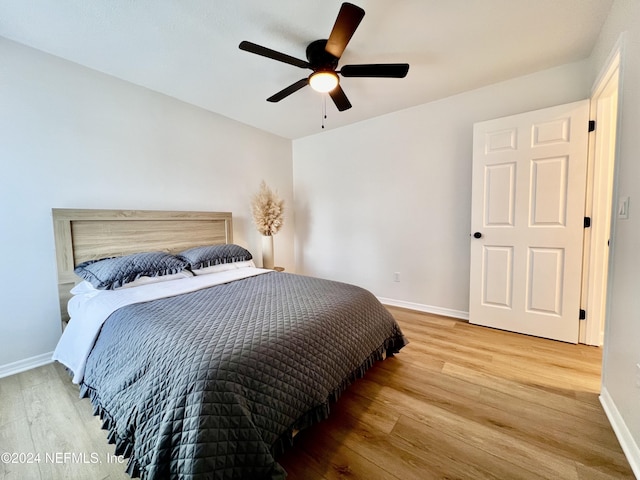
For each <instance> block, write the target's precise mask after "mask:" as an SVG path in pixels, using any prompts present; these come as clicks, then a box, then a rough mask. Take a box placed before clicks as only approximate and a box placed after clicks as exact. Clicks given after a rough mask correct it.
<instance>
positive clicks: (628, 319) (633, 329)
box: [593, 0, 640, 478]
mask: <svg viewBox="0 0 640 480" xmlns="http://www.w3.org/2000/svg"><path fill="white" fill-rule="evenodd" d="M623 32H626V33H625V40H624V44H623V58H622V67H621V73H622V88H621V91H620V101H621V109H620V124H619V129H618V157H617V165H616V168H617V171H616V181H617V192H616V193H615V194H614V204H617V200H616V199H617V198H618V197H625V196H630V198H631V200H630V208H629V219H626V220H615V219H614V228H613V234H612V242H611V259H610V274H609V282H610V283H609V299H608V300H609V301H608V315H607V325H606V332H605V349H604V364H603V400H604V404H605V407H607V408H608V413H609V415H610V419H612V423H613V424H614V427H615V428H616V431H617V433H618V435H619V438H620V439H621V443H622V446H623V448H624V449H625V451H626V453H627V458H629V460H630V462H631V465H632V467H633V468H634V471H635V473H636V475H637V476H638V477H639V478H640V449H639V448H638V446H639V445H640V388H638V386H637V385H636V383H637V382H638V379H639V375H640V373H638V368H639V367H636V365H637V364H640V295H639V292H640V256H639V255H638V246H639V245H640V189H639V185H640V134H639V133H640V2H638V1H637V0H615V2H614V4H613V7H612V10H611V13H610V15H609V18H608V20H607V22H606V23H605V26H604V27H603V29H602V33H601V35H600V39H599V41H598V43H597V45H596V48H595V49H594V52H593V60H594V61H593V65H594V71H595V72H599V71H600V70H601V69H602V68H603V66H604V65H605V63H606V60H607V57H608V55H609V53H610V52H611V50H612V48H613V47H614V45H615V44H616V42H617V41H618V38H619V36H620V34H621V33H623Z"/></svg>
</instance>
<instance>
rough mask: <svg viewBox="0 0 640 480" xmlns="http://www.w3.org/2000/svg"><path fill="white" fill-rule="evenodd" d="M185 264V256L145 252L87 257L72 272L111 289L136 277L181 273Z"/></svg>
mask: <svg viewBox="0 0 640 480" xmlns="http://www.w3.org/2000/svg"><path fill="white" fill-rule="evenodd" d="M187 266H188V262H187V261H186V260H184V259H181V258H178V257H175V256H173V255H169V254H168V253H164V252H144V253H134V254H133V255H125V256H123V257H111V258H103V259H100V260H89V261H88V262H83V263H81V264H80V265H78V266H77V267H76V268H75V270H74V272H75V273H76V275H78V276H79V277H82V278H83V279H85V280H86V281H88V282H89V283H91V285H93V286H94V287H95V288H97V289H99V290H113V289H114V288H118V287H121V286H123V285H124V284H125V283H129V282H133V281H134V280H136V279H137V278H139V277H143V276H146V277H159V276H161V275H171V274H174V273H180V272H182V271H183V270H185V269H186V268H187Z"/></svg>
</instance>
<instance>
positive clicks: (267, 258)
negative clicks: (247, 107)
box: [262, 235, 273, 270]
mask: <svg viewBox="0 0 640 480" xmlns="http://www.w3.org/2000/svg"><path fill="white" fill-rule="evenodd" d="M262 268H270V269H272V270H273V235H263V236H262Z"/></svg>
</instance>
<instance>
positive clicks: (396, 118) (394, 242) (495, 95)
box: [293, 61, 592, 318]
mask: <svg viewBox="0 0 640 480" xmlns="http://www.w3.org/2000/svg"><path fill="white" fill-rule="evenodd" d="M590 74H591V71H590V64H589V62H587V61H585V62H579V63H575V64H570V65H566V66H563V67H560V68H555V69H552V70H547V71H543V72H540V73H536V74H534V75H529V76H526V77H522V78H518V79H515V80H511V81H507V82H504V83H500V84H496V85H491V86H489V87H486V88H482V89H479V90H475V91H471V92H467V93H464V94H461V95H457V96H454V97H450V98H447V99H444V100H441V101H438V102H433V103H429V104H425V105H422V106H418V107H415V108H411V109H407V110H404V111H400V112H396V113H393V114H389V115H385V116H382V117H378V118H375V119H372V120H368V121H364V122H361V123H358V124H355V125H352V126H349V127H344V128H340V129H337V130H331V131H327V132H324V133H321V134H318V135H314V136H310V137H306V138H303V139H300V140H295V141H294V142H293V158H294V190H295V191H294V195H295V202H296V212H295V214H296V264H297V267H298V270H299V271H302V272H304V273H307V274H311V275H316V276H320V277H327V278H332V279H336V280H341V281H346V282H350V283H355V284H357V285H361V286H363V287H365V288H368V289H370V290H371V291H372V292H373V293H374V294H376V295H377V296H379V297H383V298H386V299H392V300H394V301H396V302H397V301H399V302H398V303H401V304H407V306H413V307H417V308H421V309H424V310H427V311H435V312H439V313H445V314H450V315H454V316H459V317H462V318H464V317H465V316H466V315H467V312H468V304H469V299H468V296H469V233H470V231H469V228H470V227H469V225H470V221H471V213H470V210H471V192H470V188H471V156H472V129H473V123H474V122H478V121H482V120H488V119H491V118H496V117H501V116H506V115H510V114H515V113H521V112H525V111H530V110H535V109H539V108H544V107H547V106H552V105H557V104H562V103H569V102H573V101H576V100H580V99H584V98H588V96H589V89H590V86H591V80H592V79H591V77H590ZM372 101H375V100H374V99H372ZM354 108H357V105H356V106H354ZM394 272H400V282H394Z"/></svg>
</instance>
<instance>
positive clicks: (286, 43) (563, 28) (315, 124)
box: [0, 0, 612, 139]
mask: <svg viewBox="0 0 640 480" xmlns="http://www.w3.org/2000/svg"><path fill="white" fill-rule="evenodd" d="M341 3H342V2H341V1H339V0H325V1H312V0H269V1H265V0H235V1H233V0H226V1H223V0H2V1H1V3H0V36H3V37H6V38H9V39H11V40H14V41H17V42H20V43H23V44H25V45H28V46H31V47H34V48H37V49H39V50H43V51H45V52H48V53H51V54H54V55H57V56H60V57H62V58H65V59H68V60H71V61H73V62H76V63H79V64H81V65H85V66H87V67H90V68H93V69H95V70H99V71H101V72H104V73H107V74H110V75H113V76H115V77H118V78H121V79H123V80H127V81H129V82H132V83H134V84H137V85H141V86H144V87H147V88H149V89H151V90H155V91H158V92H161V93H164V94H166V95H169V96H171V97H175V98H177V99H180V100H183V101H185V102H188V103H191V104H194V105H198V106H200V107H202V108H204V109H207V110H210V111H212V112H216V113H219V114H222V115H224V116H227V117H230V118H232V119H235V120H238V121H240V122H243V123H246V124H249V125H252V126H255V127H257V128H260V129H263V130H266V131H268V132H272V133H275V134H277V135H280V136H283V137H287V138H292V139H294V138H300V137H303V136H306V135H311V134H315V133H319V132H321V131H322V130H321V123H322V109H323V98H325V96H323V95H321V94H319V93H316V92H314V91H313V90H311V89H310V88H309V87H305V88H303V89H302V90H300V91H298V92H296V93H294V94H293V95H291V96H290V97H287V98H286V99H284V100H282V101H281V102H279V103H268V102H266V101H265V100H266V98H267V97H269V96H271V95H272V94H274V93H276V92H278V91H279V90H281V89H282V88H284V87H286V86H288V85H290V84H291V83H293V82H295V81H297V80H299V79H301V78H304V77H306V76H307V75H308V74H309V73H310V71H309V70H303V69H299V68H297V67H294V66H291V65H288V64H284V63H280V62H276V61H274V60H271V59H267V58H264V57H260V56H257V55H254V54H251V53H248V52H244V51H241V50H240V49H238V44H239V43H240V42H241V41H242V40H249V41H251V42H254V43H258V44H260V45H263V46H266V47H269V48H272V49H274V50H278V51H280V52H283V53H286V54H289V55H292V56H294V57H297V58H301V59H303V60H306V57H305V49H306V46H307V45H308V44H309V43H310V42H311V41H313V40H317V39H320V38H327V37H328V35H329V32H330V31H331V28H332V26H333V23H334V21H335V18H336V16H337V13H338V10H339V8H340V4H341ZM353 3H356V4H357V5H359V6H361V7H362V8H364V10H365V11H366V15H365V17H364V19H363V21H362V23H361V24H360V26H359V28H358V30H357V31H356V33H355V35H354V36H353V38H352V40H351V42H350V43H349V45H348V47H347V49H346V51H345V53H344V55H343V56H342V59H341V61H340V65H344V64H355V63H387V62H388V63H398V62H407V63H409V64H410V65H411V68H410V70H409V74H408V75H407V77H406V78H404V79H386V78H343V79H341V85H342V87H343V89H344V91H345V93H346V94H347V96H348V97H349V100H350V101H351V103H352V104H353V108H351V109H350V110H347V111H345V112H338V111H337V109H336V108H335V106H334V105H333V103H332V102H331V99H328V100H327V101H326V110H327V119H326V129H331V128H336V127H340V126H343V125H347V124H351V123H354V122H358V121H361V120H364V119H367V118H371V117H375V116H378V115H382V114H385V113H389V112H393V111H396V110H400V109H404V108H408V107H411V106H414V105H419V104H423V103H426V102H430V101H433V100H437V99H439V98H444V97H447V96H450V95H454V94H456V93H460V92H462V91H466V90H470V89H474V88H478V87H481V86H484V85H488V84H492V83H495V82H499V81H502V80H506V79H509V78H513V77H517V76H521V75H525V74H528V73H532V72H535V71H538V70H543V69H546V68H551V67H554V66H556V65H561V64H565V63H569V62H573V61H578V60H582V59H584V58H587V57H588V56H589V55H590V53H591V49H592V47H593V45H594V43H595V41H596V39H597V36H598V33H599V31H600V28H601V26H602V24H603V22H604V20H605V19H606V16H607V14H608V12H609V9H610V7H611V4H612V0H396V1H393V2H391V1H389V0H353ZM327 98H328V97H327Z"/></svg>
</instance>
